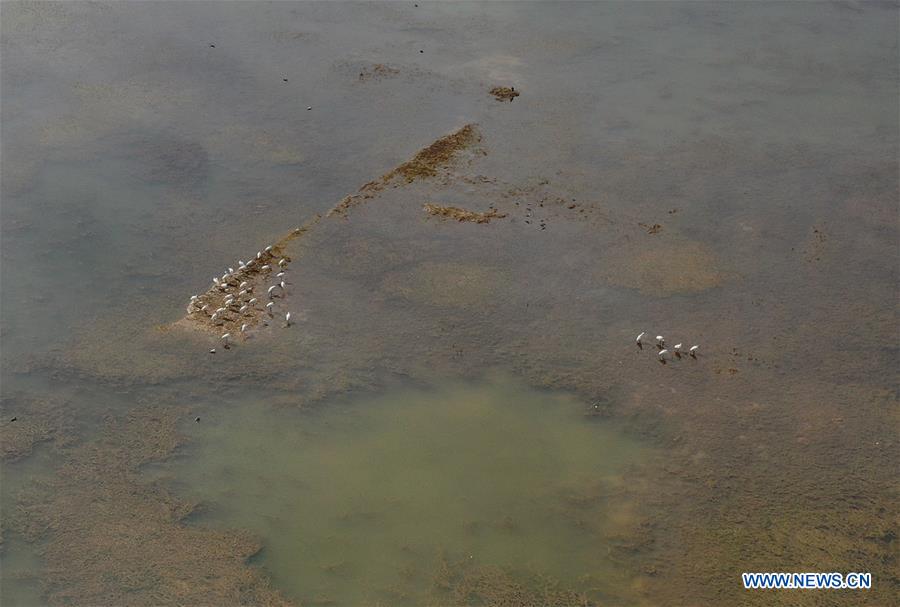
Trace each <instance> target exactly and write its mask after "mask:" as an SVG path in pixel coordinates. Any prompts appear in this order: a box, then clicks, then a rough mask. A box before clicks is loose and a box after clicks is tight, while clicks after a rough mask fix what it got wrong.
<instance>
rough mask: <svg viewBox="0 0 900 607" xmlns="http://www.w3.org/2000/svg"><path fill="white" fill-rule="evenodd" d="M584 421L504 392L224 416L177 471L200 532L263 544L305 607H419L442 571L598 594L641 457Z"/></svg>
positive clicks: (414, 395)
mask: <svg viewBox="0 0 900 607" xmlns="http://www.w3.org/2000/svg"><path fill="white" fill-rule="evenodd" d="M587 411H590V408H589V406H587V405H585V404H584V403H581V402H578V401H576V400H574V399H573V398H571V397H569V396H565V395H561V394H553V393H547V392H538V391H534V390H530V389H527V388H525V387H522V386H521V385H519V384H518V383H515V382H513V381H510V380H506V379H500V380H492V381H489V382H485V383H478V384H468V383H444V384H441V385H439V386H438V387H435V388H433V389H429V390H421V389H405V390H398V391H394V392H389V393H387V394H385V395H383V396H380V397H370V398H366V397H360V398H358V399H356V400H353V401H351V402H346V403H343V404H329V405H328V406H325V407H321V408H317V409H316V410H315V411H313V412H296V411H284V410H281V411H272V410H269V411H260V410H259V409H258V408H256V407H247V406H242V407H228V408H226V409H224V410H219V411H218V412H216V413H214V414H213V416H212V417H210V418H204V419H203V420H202V421H201V423H200V424H199V425H196V426H197V428H196V430H193V429H192V430H191V433H192V434H194V433H195V432H196V433H197V436H196V437H195V441H194V443H193V444H192V447H191V453H190V456H189V457H184V458H181V459H180V460H179V461H178V462H177V463H176V464H174V467H175V470H174V472H176V477H177V478H178V482H179V487H180V490H181V492H183V493H184V494H186V495H187V496H189V497H191V498H195V499H200V500H202V501H203V502H204V504H205V506H206V507H205V508H204V509H203V510H204V511H205V513H206V514H204V515H201V516H200V518H199V519H198V520H199V521H200V524H212V525H215V526H231V527H239V528H247V529H251V530H253V531H254V532H256V533H257V534H259V535H260V536H261V537H262V539H263V541H264V546H265V548H264V552H263V553H262V555H261V559H260V561H261V563H262V566H263V567H264V568H265V569H267V570H268V572H269V573H270V574H271V576H272V578H273V581H274V583H275V584H276V585H277V586H278V587H279V588H281V589H283V590H284V591H285V592H286V593H288V594H289V595H290V596H292V597H293V598H296V599H299V600H300V601H301V602H302V604H307V602H308V601H312V602H315V601H325V600H332V601H336V603H337V604H342V605H352V604H361V603H364V602H371V603H375V602H378V601H382V602H384V601H389V602H391V603H393V604H395V603H396V602H398V601H403V600H404V598H405V599H407V601H408V602H409V603H410V604H421V603H422V601H423V600H425V599H426V598H428V597H430V596H432V595H431V594H430V593H433V592H434V591H435V588H433V587H432V584H433V580H434V577H435V575H436V572H437V571H438V569H439V568H440V566H441V562H442V559H446V560H447V561H448V562H454V561H460V560H462V561H464V562H466V561H469V562H471V564H472V566H476V567H488V566H490V567H499V568H502V569H503V570H507V571H510V572H515V573H513V574H512V575H513V576H514V577H515V576H520V577H521V576H526V577H527V576H533V575H541V576H547V577H550V578H552V579H555V580H558V581H559V582H560V583H561V584H563V585H565V586H567V587H569V588H576V587H578V586H581V585H585V584H584V582H585V580H590V586H592V587H594V588H597V587H599V588H602V587H603V586H604V585H607V586H609V585H610V584H611V582H612V581H613V580H615V582H616V584H620V583H621V580H620V579H619V576H618V575H617V574H616V572H615V570H614V566H613V565H612V563H611V562H610V561H609V560H608V558H607V554H608V547H607V543H608V537H609V535H610V534H612V533H614V532H615V530H616V528H617V526H620V525H627V524H628V522H629V516H628V511H629V505H628V504H623V503H619V502H617V501H616V499H615V496H616V494H617V488H619V487H621V480H620V476H619V474H620V472H621V471H623V469H624V468H625V467H626V466H628V465H629V464H632V463H637V462H638V461H640V460H641V458H642V455H643V454H644V453H645V449H646V448H645V447H642V446H640V445H639V444H637V443H635V442H634V441H632V440H630V439H628V438H626V437H625V436H623V435H622V434H621V433H619V432H617V431H616V430H615V429H614V428H611V427H608V426H606V425H604V424H603V423H599V422H597V421H595V420H593V419H592V418H591V417H590V416H586V412H587ZM192 425H194V424H192ZM578 589H579V590H581V588H578ZM432 598H433V597H432Z"/></svg>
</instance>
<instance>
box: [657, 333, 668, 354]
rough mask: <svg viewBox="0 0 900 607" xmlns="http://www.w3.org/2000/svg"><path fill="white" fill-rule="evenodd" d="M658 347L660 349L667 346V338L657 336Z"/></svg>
mask: <svg viewBox="0 0 900 607" xmlns="http://www.w3.org/2000/svg"><path fill="white" fill-rule="evenodd" d="M656 347H657V348H659V349H660V350H662V349H663V348H665V347H666V340H665V338H664V337H663V336H662V335H657V336H656Z"/></svg>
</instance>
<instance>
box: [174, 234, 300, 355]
mask: <svg viewBox="0 0 900 607" xmlns="http://www.w3.org/2000/svg"><path fill="white" fill-rule="evenodd" d="M275 258H276V255H275V253H274V246H273V245H270V246H268V247H266V248H265V249H264V250H262V251H259V252H257V253H256V258H255V259H251V260H250V261H248V262H246V263H245V262H244V261H243V260H240V261H238V268H237V270H235V269H234V268H232V267H229V268H228V269H227V270H226V271H225V273H224V274H222V276H221V277H219V276H214V277H213V279H212V287H211V288H210V290H209V291H207V292H206V294H204V295H191V299H190V302H189V303H188V308H187V311H188V314H205V315H206V317H207V319H208V321H209V322H210V323H212V324H213V326H215V327H220V326H223V325H224V324H225V323H226V322H229V323H235V324H236V323H238V322H240V321H242V320H247V321H252V320H253V319H254V318H255V317H256V316H258V315H259V314H260V313H262V314H265V316H264V317H263V319H262V324H263V325H268V324H269V319H272V318H274V317H275V301H274V300H275V299H277V298H283V297H284V296H285V294H286V293H287V271H286V270H287V265H288V260H287V259H286V258H284V257H281V258H279V259H278V261H277V262H276V263H275V264H274V265H277V267H278V272H274V270H275V269H274V268H273V267H272V265H273V264H272V263H271V262H272V261H274V259H275ZM253 275H256V276H259V275H261V276H263V277H264V278H265V279H266V280H268V279H269V278H274V284H272V285H271V286H269V287H268V289H267V290H266V297H267V299H268V300H269V301H268V302H267V303H266V304H265V306H264V307H263V308H262V309H261V308H260V302H259V299H258V298H257V297H256V296H255V295H254V292H253V291H254V286H253V285H252V284H251V283H250V281H248V280H244V279H245V278H250V277H252V276H253ZM216 291H218V292H220V293H221V295H222V296H223V297H224V300H223V301H222V302H221V306H219V307H218V308H216V309H215V310H213V309H212V306H213V305H214V304H213V303H212V300H213V299H214V298H213V297H211V296H210V293H214V292H216ZM216 299H217V298H216ZM284 321H285V325H284V326H286V327H290V326H291V313H290V312H286V313H285V315H284ZM250 328H251V322H242V323H241V325H240V331H241V334H245V333H246V332H247V331H248V330H249V329H250ZM220 339H221V341H222V346H223V347H224V348H225V349H228V348H230V347H231V343H232V336H231V333H230V332H227V331H226V332H225V333H223V334H222V336H221V338H220ZM210 353H211V354H214V353H215V348H213V349H211V350H210Z"/></svg>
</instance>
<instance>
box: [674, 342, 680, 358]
mask: <svg viewBox="0 0 900 607" xmlns="http://www.w3.org/2000/svg"><path fill="white" fill-rule="evenodd" d="M672 350H674V351H675V356H676V357H677V358H681V344H675V346H674V347H673V348H672Z"/></svg>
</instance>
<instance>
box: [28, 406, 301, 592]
mask: <svg viewBox="0 0 900 607" xmlns="http://www.w3.org/2000/svg"><path fill="white" fill-rule="evenodd" d="M184 415H185V411H184V410H182V409H180V408H178V407H165V408H163V407H157V406H149V407H144V408H139V409H136V410H134V411H132V412H131V413H129V414H127V415H124V416H121V417H118V418H115V419H110V420H109V421H108V422H107V424H106V426H105V427H104V428H103V430H102V432H101V434H100V436H99V437H97V438H96V439H94V440H90V441H87V442H85V443H83V444H80V445H77V446H74V447H72V448H71V449H70V450H69V451H68V454H67V457H66V459H65V461H64V462H63V463H62V465H61V467H60V468H59V469H58V470H56V473H55V475H54V476H53V477H52V478H50V479H49V480H46V481H44V482H42V483H41V484H39V485H37V486H35V487H31V488H30V489H28V490H26V491H24V492H23V494H22V495H21V497H20V498H19V503H18V508H17V512H16V513H15V514H14V515H13V517H12V518H13V521H12V524H11V528H12V529H13V530H15V531H17V532H19V533H21V534H22V535H24V536H25V537H26V538H28V539H31V540H33V541H34V540H38V539H41V540H43V542H42V544H43V548H42V549H41V556H42V558H43V559H44V561H45V562H46V566H47V570H48V571H49V572H51V574H50V575H49V576H48V578H47V583H46V587H45V588H44V591H45V593H46V597H47V600H48V602H49V603H50V604H52V605H62V604H66V605H67V604H81V605H85V604H93V605H146V604H157V605H158V604H193V605H199V604H218V605H237V604H254V605H261V606H262V605H265V606H285V605H287V604H288V603H287V601H286V600H285V599H284V598H283V597H281V595H279V594H278V593H277V592H276V591H274V590H272V589H270V588H269V586H268V581H267V580H266V578H264V577H263V576H262V575H260V574H259V572H258V571H256V570H254V569H252V568H249V567H247V566H246V561H247V559H249V558H250V557H251V556H253V555H254V554H256V553H257V552H258V551H259V550H260V547H261V546H260V544H259V542H258V541H257V540H256V539H255V538H253V537H252V535H250V534H249V533H246V532H233V531H213V530H204V529H198V528H193V527H188V526H185V525H184V524H183V523H182V520H183V519H184V517H186V516H187V515H189V514H190V513H191V512H192V511H193V510H194V508H195V507H196V504H194V503H191V502H187V501H184V500H180V499H177V498H175V497H173V496H172V495H171V494H170V493H169V492H167V491H166V490H165V489H163V488H162V487H161V486H160V485H158V484H153V483H147V482H146V481H145V480H143V479H141V474H140V469H141V468H142V467H143V466H145V465H147V464H149V463H152V462H155V461H158V460H160V459H162V458H165V457H168V456H169V455H171V453H172V451H173V450H174V449H175V448H176V447H177V446H178V445H179V444H180V443H181V440H182V437H181V436H180V435H179V433H178V431H177V428H176V426H177V423H178V421H179V419H181V418H182V417H183V416H184Z"/></svg>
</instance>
